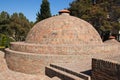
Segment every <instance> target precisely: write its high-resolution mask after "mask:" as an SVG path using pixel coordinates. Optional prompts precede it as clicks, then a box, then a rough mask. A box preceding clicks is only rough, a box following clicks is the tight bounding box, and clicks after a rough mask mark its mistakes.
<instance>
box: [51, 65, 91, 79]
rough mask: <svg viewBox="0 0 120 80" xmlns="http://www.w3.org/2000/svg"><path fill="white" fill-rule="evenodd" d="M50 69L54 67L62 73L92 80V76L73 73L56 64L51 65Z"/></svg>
mask: <svg viewBox="0 0 120 80" xmlns="http://www.w3.org/2000/svg"><path fill="white" fill-rule="evenodd" d="M50 67H53V68H56V69H58V70H61V71H64V72H66V73H69V74H72V75H75V76H77V77H80V78H82V79H83V80H91V78H90V76H88V75H86V74H83V73H77V72H75V71H72V70H70V69H66V68H64V67H62V66H59V65H56V64H50Z"/></svg>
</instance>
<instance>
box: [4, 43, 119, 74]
mask: <svg viewBox="0 0 120 80" xmlns="http://www.w3.org/2000/svg"><path fill="white" fill-rule="evenodd" d="M19 47H20V45H19ZM22 47H23V46H22ZM27 47H29V46H28V45H27ZM14 48H15V46H14V47H12V49H14ZM72 48H73V47H71V48H69V49H70V51H69V52H71V53H72V50H73V49H72ZM23 49H24V47H23ZM25 49H26V48H25ZM78 49H80V50H81V51H84V52H82V53H81V52H80V53H79V52H78V53H79V54H69V55H65V54H64V55H60V54H52V52H51V53H47V54H44V53H40V54H37V53H27V52H22V51H15V50H10V49H9V48H8V49H6V55H5V58H6V62H7V65H8V67H9V68H10V69H12V70H14V71H18V72H23V73H28V74H44V73H45V67H46V66H48V65H49V64H50V63H62V62H64V63H71V62H78V61H79V60H82V58H85V59H89V58H88V57H86V56H87V55H88V56H89V55H92V54H94V53H95V54H96V53H97V54H100V53H101V54H102V53H106V54H107V53H110V52H111V51H113V52H114V51H117V50H118V49H119V47H118V46H117V45H111V46H110V45H106V46H105V45H103V46H96V47H95V46H94V47H91V46H89V47H87V46H86V47H85V46H84V48H81V47H79V48H78ZM20 50H22V49H20ZM33 50H34V49H33ZM87 50H88V51H87ZM49 51H50V50H49ZM90 51H91V52H90ZM95 51H96V52H95ZM28 52H29V51H28ZM73 53H75V52H73ZM97 54H96V55H97ZM81 55H82V57H81ZM84 55H85V56H84ZM92 56H93V55H92Z"/></svg>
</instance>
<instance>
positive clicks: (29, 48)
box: [10, 42, 119, 55]
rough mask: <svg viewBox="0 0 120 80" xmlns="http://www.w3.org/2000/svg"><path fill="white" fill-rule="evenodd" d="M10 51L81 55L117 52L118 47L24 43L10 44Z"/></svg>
mask: <svg viewBox="0 0 120 80" xmlns="http://www.w3.org/2000/svg"><path fill="white" fill-rule="evenodd" d="M10 49H11V50H13V51H20V52H27V53H35V54H60V55H61V54H81V53H101V52H102V53H103V52H109V51H110V52H111V51H115V50H119V46H118V45H105V44H99V45H96V44H80V45H50V44H47V45H45V44H30V43H24V42H12V43H11V47H10Z"/></svg>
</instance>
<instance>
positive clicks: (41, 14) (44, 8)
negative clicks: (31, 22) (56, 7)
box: [36, 0, 51, 22]
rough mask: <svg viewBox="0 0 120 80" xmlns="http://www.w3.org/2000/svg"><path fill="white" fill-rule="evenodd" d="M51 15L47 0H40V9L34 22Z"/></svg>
mask: <svg viewBox="0 0 120 80" xmlns="http://www.w3.org/2000/svg"><path fill="white" fill-rule="evenodd" d="M49 17H51V12H50V4H49V2H48V0H42V4H41V8H40V11H39V12H38V13H37V18H36V20H37V21H36V22H38V21H41V20H43V19H46V18H49Z"/></svg>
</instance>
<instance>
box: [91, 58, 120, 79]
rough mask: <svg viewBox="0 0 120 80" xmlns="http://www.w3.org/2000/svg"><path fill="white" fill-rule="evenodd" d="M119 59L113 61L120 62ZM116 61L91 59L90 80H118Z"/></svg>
mask: <svg viewBox="0 0 120 80" xmlns="http://www.w3.org/2000/svg"><path fill="white" fill-rule="evenodd" d="M119 58H120V56H119V57H118V56H117V57H116V58H115V59H118V60H119V61H120V59H119ZM118 60H117V61H118ZM117 61H113V60H103V59H93V60H92V80H120V63H119V62H117Z"/></svg>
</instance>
